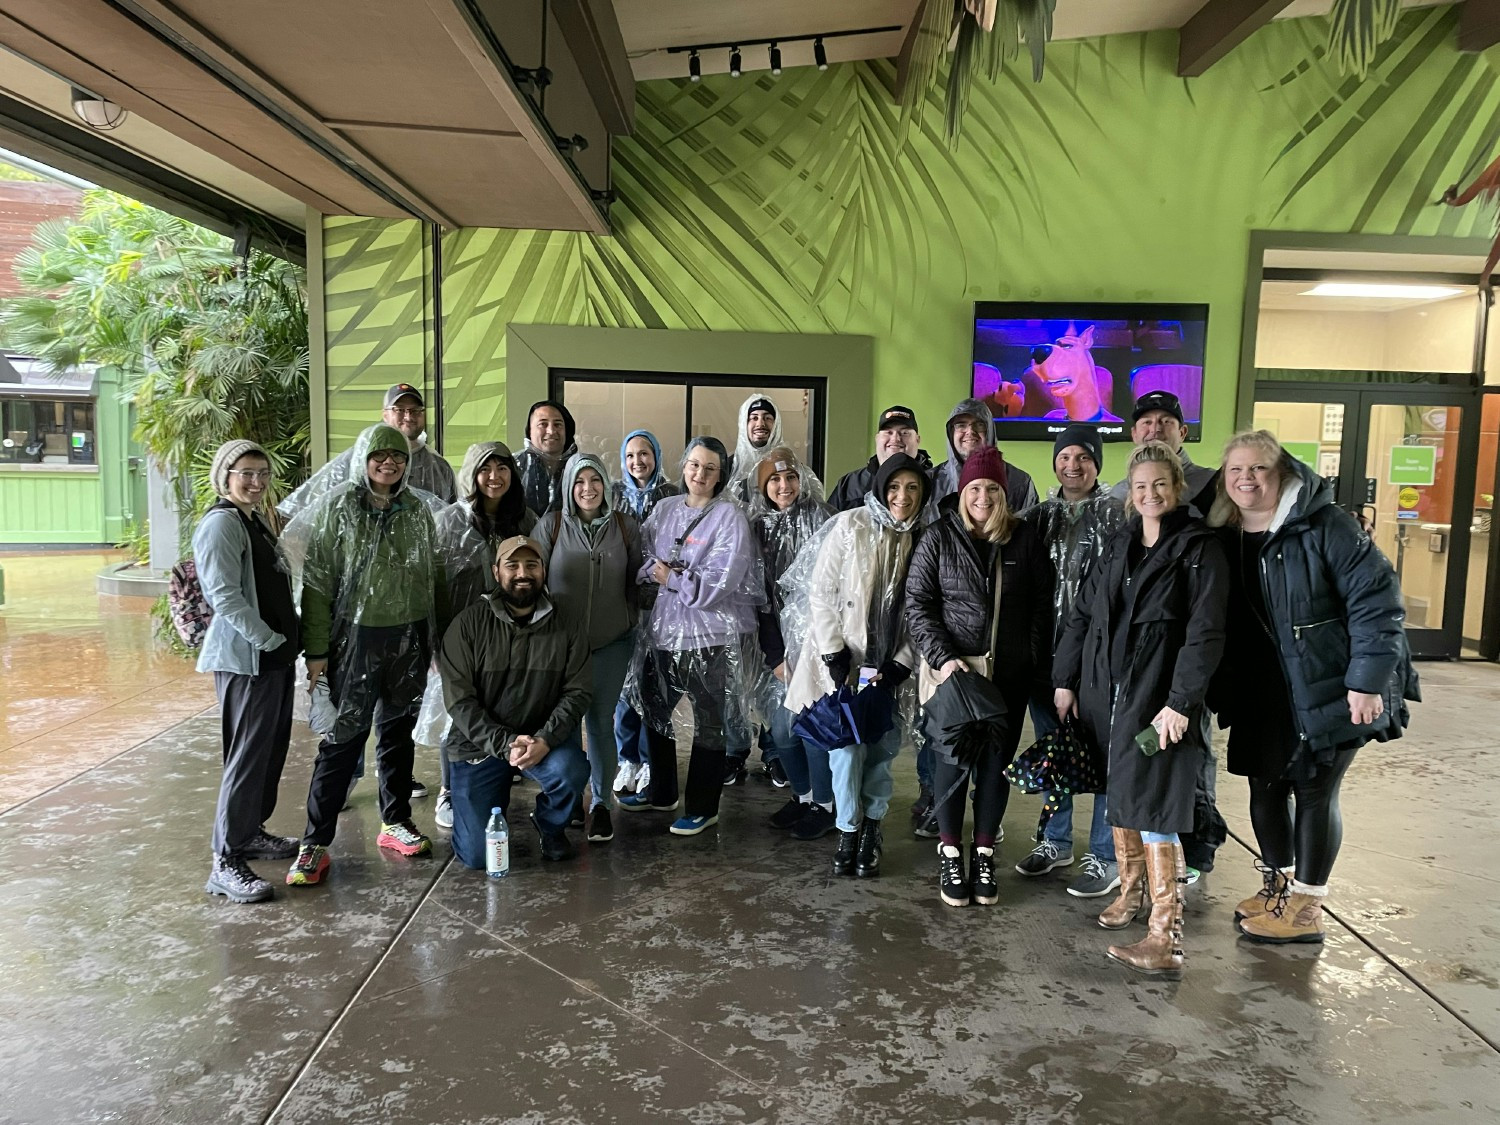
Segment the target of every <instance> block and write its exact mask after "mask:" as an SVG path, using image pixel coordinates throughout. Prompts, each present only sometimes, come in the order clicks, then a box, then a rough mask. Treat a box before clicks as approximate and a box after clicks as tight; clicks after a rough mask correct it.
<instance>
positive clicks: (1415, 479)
mask: <svg viewBox="0 0 1500 1125" xmlns="http://www.w3.org/2000/svg"><path fill="white" fill-rule="evenodd" d="M1436 479H1437V447H1436V446H1432V445H1393V446H1391V469H1390V475H1389V476H1388V477H1387V478H1386V482H1387V483H1388V484H1415V485H1421V486H1424V487H1425V486H1427V485H1430V484H1432V483H1433V481H1435V480H1436Z"/></svg>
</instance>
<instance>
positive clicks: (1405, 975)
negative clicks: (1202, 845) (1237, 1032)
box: [1229, 831, 1500, 1054]
mask: <svg viewBox="0 0 1500 1125" xmlns="http://www.w3.org/2000/svg"><path fill="white" fill-rule="evenodd" d="M1229 838H1230V839H1231V840H1233V841H1234V842H1235V843H1237V844H1239V846H1240V847H1242V848H1244V849H1245V850H1246V851H1248V852H1250V854H1251V855H1255V854H1257V853H1256V852H1255V851H1254V850H1252V849H1251V847H1250V845H1249V844H1247V843H1246V842H1245V841H1244V840H1242V839H1240V837H1238V836H1236V835H1235V834H1234V832H1232V831H1231V832H1230V833H1229ZM1323 913H1325V914H1327V915H1328V916H1329V917H1330V918H1332V919H1333V920H1334V921H1335V922H1337V923H1338V924H1339V925H1340V926H1342V927H1344V929H1346V930H1348V931H1349V933H1350V935H1351V936H1352V937H1353V938H1354V940H1356V941H1357V942H1359V943H1360V944H1361V945H1363V946H1364V947H1365V948H1366V949H1368V950H1369V951H1370V952H1371V953H1373V954H1375V956H1377V957H1379V958H1380V959H1381V960H1382V961H1384V962H1385V963H1386V964H1387V965H1389V966H1390V967H1391V968H1392V969H1393V970H1394V971H1395V972H1396V973H1397V974H1399V975H1400V976H1401V978H1402V979H1403V980H1405V981H1406V982H1407V983H1408V984H1410V985H1411V986H1412V987H1413V988H1415V989H1416V990H1417V991H1418V992H1420V993H1421V994H1422V995H1423V996H1425V997H1427V999H1428V1000H1430V1001H1431V1002H1432V1003H1433V1004H1435V1005H1437V1006H1438V1007H1439V1008H1440V1009H1442V1010H1443V1011H1444V1012H1446V1013H1448V1015H1450V1016H1452V1017H1453V1018H1454V1019H1455V1020H1457V1021H1458V1022H1459V1023H1460V1024H1462V1025H1463V1026H1464V1027H1465V1028H1466V1029H1468V1031H1469V1033H1470V1034H1472V1035H1473V1036H1474V1037H1475V1038H1476V1039H1478V1040H1479V1041H1480V1042H1481V1043H1483V1044H1484V1045H1485V1046H1486V1047H1488V1048H1489V1049H1490V1050H1492V1051H1494V1052H1495V1053H1496V1054H1500V1043H1496V1042H1495V1041H1494V1040H1493V1039H1491V1038H1490V1037H1489V1036H1488V1035H1486V1034H1485V1033H1484V1032H1483V1031H1481V1030H1480V1029H1479V1028H1478V1027H1477V1026H1476V1025H1475V1024H1474V1023H1473V1022H1472V1021H1471V1020H1469V1019H1468V1018H1467V1017H1466V1016H1464V1015H1463V1013H1461V1012H1459V1011H1457V1010H1455V1009H1454V1007H1453V1005H1452V1004H1450V1003H1449V1002H1448V1001H1446V1000H1444V999H1443V998H1442V997H1441V996H1439V995H1438V994H1437V993H1436V992H1434V991H1433V990H1432V989H1430V988H1428V987H1427V986H1426V985H1425V984H1423V983H1422V981H1421V980H1420V979H1418V977H1417V976H1416V975H1415V974H1414V973H1413V972H1412V971H1411V970H1410V969H1408V968H1406V967H1405V966H1404V965H1402V964H1401V962H1400V961H1398V960H1396V958H1395V957H1393V956H1391V955H1390V954H1389V953H1387V952H1386V951H1385V950H1383V949H1381V948H1380V947H1379V946H1378V945H1376V944H1375V942H1374V940H1373V939H1372V938H1369V937H1367V936H1365V934H1363V933H1362V932H1360V930H1358V929H1356V928H1355V926H1354V924H1353V923H1352V922H1350V921H1348V920H1346V919H1344V918H1341V917H1339V915H1338V914H1337V913H1335V912H1334V910H1333V909H1332V908H1331V907H1327V906H1325V907H1324V908H1323Z"/></svg>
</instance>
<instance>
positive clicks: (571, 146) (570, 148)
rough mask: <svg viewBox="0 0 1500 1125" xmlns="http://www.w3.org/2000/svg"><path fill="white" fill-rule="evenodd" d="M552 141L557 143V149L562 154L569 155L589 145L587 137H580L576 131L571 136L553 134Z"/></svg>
mask: <svg viewBox="0 0 1500 1125" xmlns="http://www.w3.org/2000/svg"><path fill="white" fill-rule="evenodd" d="M552 143H553V144H555V145H557V151H558V152H560V153H562V154H563V155H564V156H571V155H573V153H575V152H582V151H583V150H584V149H586V148H588V147H589V142H588V138H587V137H580V136H579V135H578V134H577V133H574V134H573V135H572V136H571V137H563V136H555V137H553V138H552Z"/></svg>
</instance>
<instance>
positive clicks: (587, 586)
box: [534, 453, 641, 844]
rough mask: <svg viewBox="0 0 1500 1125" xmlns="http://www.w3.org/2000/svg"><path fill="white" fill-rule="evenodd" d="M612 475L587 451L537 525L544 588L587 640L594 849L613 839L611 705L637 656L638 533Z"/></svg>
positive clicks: (572, 462)
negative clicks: (614, 497)
mask: <svg viewBox="0 0 1500 1125" xmlns="http://www.w3.org/2000/svg"><path fill="white" fill-rule="evenodd" d="M610 492H611V489H610V480H609V470H608V469H606V468H605V467H604V462H603V461H602V460H600V459H599V458H598V457H596V456H594V455H593V454H592V453H575V454H574V455H573V456H572V457H570V458H569V459H568V463H567V465H566V466H564V468H563V506H562V510H561V511H557V512H548V513H547V514H546V515H545V516H543V517H542V518H541V520H540V521H539V522H538V523H537V527H536V532H535V535H534V538H535V539H536V541H537V543H539V544H540V545H541V548H542V566H543V568H544V569H545V570H546V571H547V591H548V593H549V594H550V595H551V598H552V600H553V602H554V603H555V604H556V605H557V608H558V610H559V612H561V613H562V615H563V616H564V617H565V618H568V619H570V620H573V621H576V622H578V623H579V625H580V626H581V627H582V629H583V630H584V633H585V634H586V635H587V637H588V644H589V652H590V653H591V656H592V660H591V664H592V668H593V672H592V683H593V696H592V698H591V700H590V702H589V707H588V710H587V711H585V712H584V716H583V730H584V735H585V737H586V738H587V741H588V746H587V750H588V757H589V767H590V771H591V776H592V787H593V792H594V799H593V808H592V810H591V811H590V812H589V815H588V820H587V828H586V830H585V835H586V836H587V837H588V841H589V843H591V844H604V843H608V842H609V841H610V840H613V839H614V836H615V831H614V824H613V821H612V818H611V817H610V812H609V810H610V806H611V805H612V804H613V803H614V794H613V792H612V790H611V787H610V782H611V781H612V780H613V779H614V776H615V771H616V770H617V769H618V768H619V761H618V757H617V755H618V748H617V746H616V744H615V729H614V727H615V724H614V714H615V707H616V705H617V704H618V703H619V700H620V693H621V689H623V688H624V686H625V674H626V673H627V672H628V671H629V670H630V657H631V654H632V653H633V652H634V651H635V621H636V612H637V600H638V596H637V591H638V590H639V588H640V587H639V585H638V584H637V582H636V575H638V574H639V573H640V570H641V529H640V525H639V524H638V523H636V522H635V517H634V516H632V515H629V514H628V513H625V512H622V511H620V510H619V509H617V508H612V507H611V506H610Z"/></svg>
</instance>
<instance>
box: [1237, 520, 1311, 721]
mask: <svg viewBox="0 0 1500 1125" xmlns="http://www.w3.org/2000/svg"><path fill="white" fill-rule="evenodd" d="M1244 538H1245V529H1244V528H1241V529H1240V540H1241V544H1240V558H1242V559H1243V558H1244V557H1245V550H1244ZM1269 545H1270V544H1269V543H1267V544H1266V545H1265V546H1262V547H1261V549H1260V556H1259V558H1258V559H1257V561H1258V562H1259V564H1260V575H1261V582H1260V594H1261V597H1262V598H1263V599H1264V598H1265V597H1266V596H1267V595H1266V591H1267V590H1269V589H1270V587H1271V572H1270V571H1269V570H1268V569H1266V546H1269ZM1252 612H1253V611H1252ZM1255 620H1256V621H1258V622H1260V627H1261V628H1262V629H1264V630H1265V631H1266V636H1267V637H1269V638H1270V639H1271V647H1272V648H1274V649H1275V650H1276V659H1277V660H1279V661H1280V662H1281V676H1282V678H1283V679H1284V680H1286V693H1287V696H1288V698H1290V699H1291V702H1292V722H1293V723H1294V724H1296V727H1297V738H1298V740H1299V741H1301V742H1306V741H1307V732H1306V731H1305V730H1303V729H1302V724H1301V722H1300V721H1299V720H1298V718H1297V692H1296V689H1295V688H1293V687H1292V677H1291V676H1289V675H1288V674H1287V670H1286V656H1285V654H1283V653H1282V651H1281V642H1280V641H1278V640H1277V639H1276V634H1275V632H1274V631H1273V630H1272V629H1271V626H1270V624H1269V623H1267V621H1266V620H1265V618H1263V617H1261V615H1260V614H1259V613H1256V614H1255ZM1330 620H1331V619H1330ZM1316 624H1318V625H1326V624H1328V622H1327V621H1319V622H1316ZM1311 627H1312V626H1310V625H1293V626H1292V638H1293V639H1294V640H1298V641H1300V640H1301V639H1302V630H1303V629H1309V628H1311Z"/></svg>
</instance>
